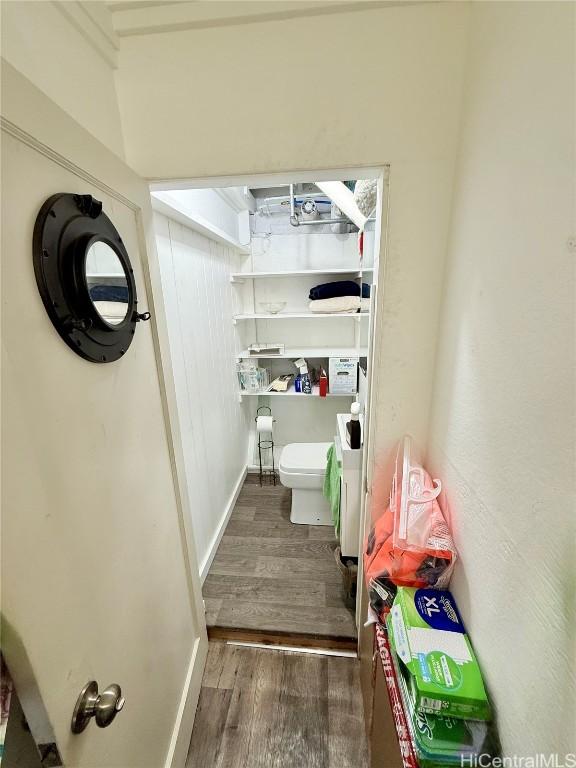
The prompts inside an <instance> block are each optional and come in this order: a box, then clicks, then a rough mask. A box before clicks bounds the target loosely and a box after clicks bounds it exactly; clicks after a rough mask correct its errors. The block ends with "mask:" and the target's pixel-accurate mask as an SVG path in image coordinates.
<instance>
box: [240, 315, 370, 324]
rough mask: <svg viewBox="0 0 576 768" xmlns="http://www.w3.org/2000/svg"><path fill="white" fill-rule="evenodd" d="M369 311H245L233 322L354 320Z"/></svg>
mask: <svg viewBox="0 0 576 768" xmlns="http://www.w3.org/2000/svg"><path fill="white" fill-rule="evenodd" d="M369 314H370V312H278V313H277V314H275V315H272V314H270V313H268V312H265V313H263V312H254V313H247V314H245V315H235V317H234V322H235V323H237V322H240V321H241V320H295V319H299V318H306V319H309V318H312V317H314V318H327V317H331V318H332V319H333V320H334V319H336V320H340V319H342V318H343V317H352V318H353V319H355V320H359V319H360V318H361V317H368V315H369Z"/></svg>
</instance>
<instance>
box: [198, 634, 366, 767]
mask: <svg viewBox="0 0 576 768" xmlns="http://www.w3.org/2000/svg"><path fill="white" fill-rule="evenodd" d="M367 765H368V760H367V746H366V737H365V731H364V719H363V713H362V696H361V692H360V679H359V662H358V660H357V659H352V658H343V657H337V656H311V655H308V654H303V653H287V652H284V651H276V650H271V649H268V648H262V649H260V648H258V649H256V648H241V647H238V646H232V645H226V644H225V643H218V642H211V643H210V650H209V653H208V661H207V664H206V669H205V672H204V679H203V682H202V690H201V693H200V701H199V703H198V710H197V712H196V720H195V723H194V730H193V732H192V741H191V744H190V752H189V754H188V760H187V762H186V768H199V766H206V767H207V768H367Z"/></svg>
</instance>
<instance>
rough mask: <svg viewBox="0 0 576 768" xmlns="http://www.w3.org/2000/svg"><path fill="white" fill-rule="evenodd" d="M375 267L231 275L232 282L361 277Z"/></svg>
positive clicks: (238, 273) (236, 273)
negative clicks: (264, 279) (321, 276)
mask: <svg viewBox="0 0 576 768" xmlns="http://www.w3.org/2000/svg"><path fill="white" fill-rule="evenodd" d="M373 271H374V268H373V267H366V269H362V270H360V269H358V268H352V269H340V268H338V269H330V268H328V269H302V270H283V271H281V272H234V273H233V274H231V275H230V282H232V283H242V282H244V280H259V279H263V278H276V277H317V276H319V275H325V276H327V277H328V276H340V277H341V276H343V275H348V276H350V277H355V278H359V277H361V276H362V275H363V274H365V273H367V272H373Z"/></svg>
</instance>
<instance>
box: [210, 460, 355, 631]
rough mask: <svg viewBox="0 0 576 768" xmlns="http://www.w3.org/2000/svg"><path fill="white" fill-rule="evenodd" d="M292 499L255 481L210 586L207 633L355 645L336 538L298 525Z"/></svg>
mask: <svg viewBox="0 0 576 768" xmlns="http://www.w3.org/2000/svg"><path fill="white" fill-rule="evenodd" d="M290 494H291V491H290V490H289V489H288V488H284V487H283V486H281V485H276V486H263V487H260V485H258V480H257V476H256V475H248V478H247V481H246V483H245V484H244V487H243V488H242V490H241V492H240V495H239V497H238V501H237V502H236V506H235V508H234V511H233V512H232V516H231V518H230V521H229V523H228V527H227V528H226V531H225V533H224V536H223V538H222V541H221V542H220V547H219V548H218V552H217V553H216V557H215V558H214V561H213V563H212V566H211V568H210V571H209V573H208V576H207V577H206V581H205V582H204V587H203V590H202V591H203V595H204V599H205V602H206V623H207V624H208V628H209V630H210V629H211V628H216V629H226V630H227V629H236V630H248V631H254V632H258V631H260V632H263V633H280V634H284V633H290V634H294V635H296V634H298V635H302V636H303V637H306V636H308V637H309V638H310V639H316V640H317V641H319V640H322V639H324V638H331V639H332V640H334V641H335V642H338V641H344V642H348V643H350V642H351V641H352V642H353V641H354V640H355V639H356V636H357V633H356V625H355V621H354V613H353V611H351V610H349V609H348V608H346V606H345V604H344V600H343V596H342V578H341V575H340V572H339V570H338V566H337V564H336V560H335V558H334V549H335V548H336V545H337V542H336V539H335V538H334V531H333V529H332V528H331V527H329V526H322V525H319V526H315V525H294V524H293V523H291V522H290V499H291V496H290ZM212 636H214V634H212Z"/></svg>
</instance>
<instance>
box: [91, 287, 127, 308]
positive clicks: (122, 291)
mask: <svg viewBox="0 0 576 768" xmlns="http://www.w3.org/2000/svg"><path fill="white" fill-rule="evenodd" d="M89 291H90V298H91V299H92V301H124V302H126V303H128V286H127V285H107V284H106V283H96V284H95V285H91V286H90V288H89Z"/></svg>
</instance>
